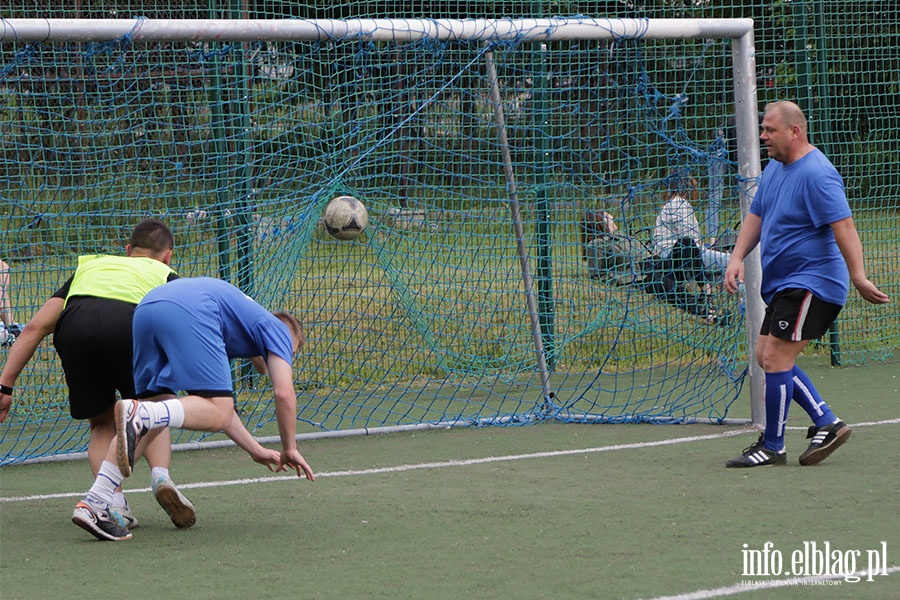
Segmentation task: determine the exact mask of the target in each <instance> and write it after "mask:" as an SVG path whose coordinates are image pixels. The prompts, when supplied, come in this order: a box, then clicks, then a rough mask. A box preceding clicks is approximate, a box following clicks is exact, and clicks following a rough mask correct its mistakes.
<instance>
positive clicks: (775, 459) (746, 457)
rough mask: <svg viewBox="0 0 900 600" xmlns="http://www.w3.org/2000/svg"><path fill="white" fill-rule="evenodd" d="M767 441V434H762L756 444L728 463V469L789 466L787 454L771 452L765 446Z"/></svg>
mask: <svg viewBox="0 0 900 600" xmlns="http://www.w3.org/2000/svg"><path fill="white" fill-rule="evenodd" d="M765 440H766V434H765V433H760V434H759V439H758V440H756V443H755V444H753V445H752V446H750V447H749V448H745V449H744V451H743V452H742V453H741V455H740V456H738V457H737V458H732V459H731V460H729V461H727V462H726V463H725V466H726V467H728V468H742V467H762V466H765V465H783V464H787V453H786V452H785V451H784V450H782V451H781V452H776V451H775V450H769V449H768V448H766V447H765V446H764V445H763V442H765Z"/></svg>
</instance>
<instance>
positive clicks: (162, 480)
mask: <svg viewBox="0 0 900 600" xmlns="http://www.w3.org/2000/svg"><path fill="white" fill-rule="evenodd" d="M153 495H154V496H156V501H157V502H159V505H160V506H162V507H163V510H164V511H166V513H167V514H168V515H169V518H170V519H172V523H174V524H175V527H178V528H179V529H187V528H188V527H190V526H191V525H193V524H194V523H196V522H197V513H196V512H195V511H194V505H193V504H192V503H191V501H190V500H188V499H187V498H186V497H185V495H184V494H182V493H181V492H180V491H178V488H177V487H175V484H174V483H173V482H172V480H171V479H170V478H168V477H166V476H164V475H163V476H160V477H156V478H154V479H153Z"/></svg>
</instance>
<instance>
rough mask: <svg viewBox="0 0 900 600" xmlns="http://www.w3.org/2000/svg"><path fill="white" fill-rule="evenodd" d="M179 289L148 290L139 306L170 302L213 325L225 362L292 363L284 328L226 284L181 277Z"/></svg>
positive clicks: (197, 319)
mask: <svg viewBox="0 0 900 600" xmlns="http://www.w3.org/2000/svg"><path fill="white" fill-rule="evenodd" d="M170 283H177V284H178V285H177V286H175V287H173V288H171V289H168V290H163V289H162V288H164V287H167V286H161V287H159V288H156V289H154V290H151V291H150V292H149V293H148V294H147V295H146V296H144V299H143V300H142V301H141V304H142V305H146V304H153V303H154V302H170V303H172V304H176V305H178V306H180V307H182V308H183V309H185V310H186V311H187V312H188V313H190V314H191V315H192V316H193V318H194V320H195V322H196V321H201V322H209V323H211V324H215V327H216V329H219V330H220V331H221V332H222V338H223V340H224V341H225V350H226V352H227V353H228V358H251V357H254V356H263V357H264V356H266V354H267V353H269V352H272V353H273V354H275V355H277V356H280V357H281V358H283V359H284V360H285V361H287V362H288V363H291V362H292V361H293V345H294V344H293V340H292V339H291V334H290V331H289V330H288V327H287V325H285V324H284V323H282V322H281V321H280V320H278V318H277V317H276V316H275V315H273V314H272V313H271V312H269V311H268V310H266V309H265V308H263V307H262V306H260V305H259V304H257V303H256V301H254V300H253V299H252V298H250V296H247V295H246V294H244V293H243V292H242V291H241V290H239V289H238V288H236V287H235V286H233V285H231V284H230V283H228V282H227V281H223V280H221V279H215V278H212V277H183V278H181V279H177V280H175V281H172V282H170ZM154 292H155V293H154Z"/></svg>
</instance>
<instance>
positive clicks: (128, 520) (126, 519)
mask: <svg viewBox="0 0 900 600" xmlns="http://www.w3.org/2000/svg"><path fill="white" fill-rule="evenodd" d="M109 517H110V518H111V519H112V520H113V521H115V522H116V524H117V525H118V526H119V527H124V528H125V529H134V528H135V527H137V526H138V520H137V517H135V516H134V514H133V513H132V512H131V507H130V506H128V504H127V503H126V504H125V505H124V506H110V507H109Z"/></svg>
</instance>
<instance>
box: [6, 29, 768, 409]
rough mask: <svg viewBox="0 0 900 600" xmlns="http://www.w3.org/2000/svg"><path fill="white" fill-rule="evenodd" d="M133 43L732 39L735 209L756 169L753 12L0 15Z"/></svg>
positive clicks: (61, 37)
mask: <svg viewBox="0 0 900 600" xmlns="http://www.w3.org/2000/svg"><path fill="white" fill-rule="evenodd" d="M126 36H127V37H128V38H129V39H130V41H131V42H132V43H147V42H159V41H180V42H215V41H230V42H254V41H329V40H337V39H342V38H343V39H346V38H348V37H358V38H359V39H363V40H371V41H412V40H422V39H434V40H438V41H453V40H467V41H485V42H487V41H512V40H515V41H530V42H548V41H561V40H628V39H712V38H719V39H731V40H732V69H733V84H734V107H735V114H734V117H735V130H736V138H737V171H738V176H739V180H740V182H741V185H740V201H741V215H742V217H745V216H746V214H747V211H748V209H749V206H750V202H751V201H752V199H753V195H754V193H755V186H756V181H757V179H758V177H759V175H760V144H759V137H758V127H759V107H758V105H757V90H756V64H755V59H754V53H755V49H754V39H753V21H752V19H601V18H588V17H569V18H546V19H346V20H335V19H314V20H313V19H306V20H305V19H278V20H242V19H235V20H226V19H196V20H189V19H184V20H179V19H146V18H137V19H15V18H10V19H6V18H0V42H5V43H29V44H30V43H41V42H105V41H110V40H116V39H121V38H123V37H126ZM760 277H761V275H760V264H759V255H758V252H757V251H754V252H753V253H751V255H750V256H748V257H747V260H746V280H745V288H746V295H747V309H746V326H747V339H748V370H749V376H750V393H751V419H752V421H753V423H754V424H756V425H761V424H762V423H764V419H765V416H764V402H763V381H764V378H763V374H762V370H761V368H760V367H759V366H758V365H757V364H756V360H755V348H756V342H757V337H758V331H759V328H760V325H761V323H762V316H763V304H762V300H761V298H760V296H759V287H760Z"/></svg>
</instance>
